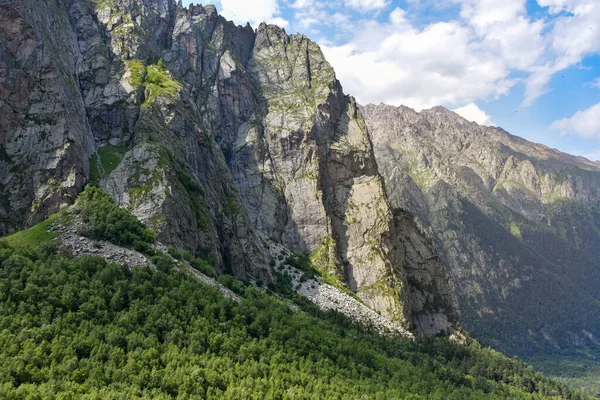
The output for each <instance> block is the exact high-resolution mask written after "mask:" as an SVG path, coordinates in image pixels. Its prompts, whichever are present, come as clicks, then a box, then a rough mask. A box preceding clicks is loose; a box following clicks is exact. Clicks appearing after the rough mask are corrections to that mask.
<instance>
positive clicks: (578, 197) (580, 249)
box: [363, 105, 600, 355]
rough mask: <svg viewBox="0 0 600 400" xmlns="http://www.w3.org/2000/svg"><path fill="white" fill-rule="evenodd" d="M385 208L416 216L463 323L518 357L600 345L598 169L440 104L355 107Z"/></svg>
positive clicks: (484, 338)
mask: <svg viewBox="0 0 600 400" xmlns="http://www.w3.org/2000/svg"><path fill="white" fill-rule="evenodd" d="M363 112H364V116H365V120H366V123H367V125H368V127H369V132H370V136H371V139H372V141H373V146H374V151H375V155H376V158H377V163H378V165H379V170H380V172H381V174H382V176H383V177H384V179H385V186H386V190H387V194H388V196H389V199H390V203H391V205H392V206H393V207H396V208H399V209H402V210H407V211H409V212H411V213H412V214H413V215H415V216H416V222H417V224H418V227H419V228H420V229H421V230H422V231H423V232H424V233H425V235H426V236H427V237H429V238H430V239H431V240H432V242H433V243H434V245H435V250H436V252H437V254H439V255H440V259H441V261H442V264H443V265H444V267H445V269H446V273H447V274H448V276H449V279H450V282H451V286H452V289H453V290H452V292H453V293H454V295H455V298H456V303H457V304H458V306H459V310H460V315H461V323H462V324H463V326H464V327H465V328H467V330H469V331H470V332H472V333H473V334H474V336H475V337H476V338H478V339H480V340H482V341H483V342H484V343H487V344H490V345H493V346H495V347H496V348H500V349H502V350H504V351H506V352H507V353H513V354H515V353H517V354H522V355H527V354H531V353H533V352H537V351H540V349H541V350H544V351H546V350H547V351H556V350H558V349H564V348H568V347H569V346H572V345H582V344H585V343H594V342H598V341H599V338H600V325H599V324H598V321H600V306H599V304H600V303H599V302H598V301H599V300H600V296H599V294H598V293H599V292H598V289H597V288H598V286H599V285H600V264H599V263H598V260H599V259H600V258H599V256H600V253H599V246H598V244H599V243H600V229H599V228H600V206H599V204H600V168H599V166H598V164H597V163H593V162H591V161H588V160H586V159H584V158H581V157H574V156H570V155H567V154H563V153H560V152H558V151H556V150H552V149H549V148H547V147H545V146H543V145H539V144H534V143H530V142H527V141H525V140H523V139H520V138H518V137H515V136H512V135H510V134H508V133H507V132H505V131H503V130H502V129H500V128H494V127H485V126H479V125H477V124H475V123H472V122H468V121H466V120H465V119H463V118H461V117H460V116H458V115H457V114H455V113H453V112H451V111H448V110H447V109H445V108H443V107H435V108H433V109H431V110H424V111H422V112H420V113H417V112H415V111H414V110H412V109H410V108H407V107H392V106H387V105H379V106H375V105H368V106H366V107H364V109H363Z"/></svg>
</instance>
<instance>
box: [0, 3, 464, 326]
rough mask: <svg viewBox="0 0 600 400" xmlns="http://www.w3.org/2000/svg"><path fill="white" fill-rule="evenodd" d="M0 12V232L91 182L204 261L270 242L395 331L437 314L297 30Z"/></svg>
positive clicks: (0, 7) (438, 278) (434, 294)
mask: <svg viewBox="0 0 600 400" xmlns="http://www.w3.org/2000/svg"><path fill="white" fill-rule="evenodd" d="M0 27H1V28H0V29H1V30H0V39H1V40H0V51H1V53H2V57H1V58H0V71H1V75H0V89H1V90H0V107H1V109H0V115H2V117H1V123H0V127H1V131H0V155H1V158H0V177H1V178H0V179H1V181H0V196H1V197H0V198H1V201H0V219H1V220H0V233H1V234H8V233H11V232H13V231H15V230H19V229H23V228H25V227H28V226H31V225H34V224H36V223H39V222H41V221H43V220H44V219H45V218H47V217H49V216H50V215H52V214H54V213H56V212H58V211H59V210H62V209H64V208H65V207H67V206H68V205H70V204H72V203H73V202H74V200H75V199H76V197H77V195H78V193H80V192H81V190H82V189H83V187H84V186H85V185H86V184H89V185H97V186H99V187H101V188H103V189H104V190H105V191H106V192H107V193H109V194H110V196H111V197H112V198H113V199H114V200H115V201H116V202H117V203H118V204H119V205H120V206H122V207H125V208H127V209H129V210H131V211H132V212H133V214H134V215H135V216H136V217H137V218H139V219H140V220H141V221H142V222H143V223H144V224H145V225H146V226H148V227H149V228H150V229H151V230H152V232H153V233H154V234H155V235H156V238H157V239H158V241H159V242H160V243H162V244H164V245H165V246H173V247H175V248H178V249H181V250H185V251H190V252H191V253H192V254H194V255H195V256H197V257H201V258H202V259H204V260H206V261H207V262H208V263H210V264H211V265H214V266H215V267H216V269H217V270H218V271H219V272H220V273H229V274H233V275H234V276H235V277H237V278H240V279H257V280H260V281H262V282H266V283H268V282H272V281H273V271H272V268H271V266H272V265H273V264H274V263H276V260H275V258H276V256H277V255H276V254H272V253H271V250H270V249H271V248H272V247H273V246H274V244H278V245H283V246H284V248H285V249H287V250H291V251H294V252H297V253H299V254H305V255H311V259H312V263H313V264H314V265H315V267H316V268H317V269H319V270H320V273H321V274H324V275H326V276H328V277H329V279H330V280H331V281H332V282H334V283H336V282H337V283H338V284H339V285H341V286H343V287H344V288H347V289H349V290H350V291H351V292H353V293H355V294H356V295H357V296H358V298H359V299H360V301H361V302H362V303H364V304H365V305H367V306H369V307H370V308H372V309H374V310H376V311H377V312H378V313H380V314H381V316H382V317H384V318H387V319H389V320H392V321H394V322H395V323H397V324H399V325H401V326H402V327H403V328H404V329H411V330H412V329H413V328H415V329H416V330H417V331H418V332H423V333H443V332H446V333H450V332H451V331H453V330H454V327H455V315H454V308H453V307H454V306H453V303H452V297H451V293H450V289H449V286H448V283H447V279H446V277H445V275H444V271H443V268H442V266H441V264H440V262H439V259H438V257H437V255H436V253H435V250H434V248H433V245H432V244H431V243H430V242H429V240H428V239H426V238H425V237H424V236H423V235H421V233H420V232H419V230H418V229H417V227H416V225H415V223H414V221H413V220H412V218H411V217H410V216H409V215H406V214H404V213H394V212H393V210H392V209H391V207H390V206H389V202H388V199H387V196H386V193H385V191H384V186H383V181H382V178H381V176H380V175H379V172H378V169H377V163H376V162H375V157H374V154H373V151H372V147H371V143H370V140H369V137H368V133H367V128H366V125H365V122H364V120H363V118H362V115H361V113H360V112H359V111H358V108H357V105H356V102H355V100H354V99H353V98H352V97H350V96H347V95H345V94H344V93H343V91H342V88H341V86H340V83H339V82H338V81H337V79H336V78H335V73H334V71H333V69H332V68H331V66H330V65H329V64H328V63H327V61H326V60H325V59H324V57H323V54H322V53H321V50H320V49H319V47H318V46H317V45H316V44H315V43H313V42H311V41H310V40H309V39H307V38H306V37H305V36H303V35H291V36H290V35H287V34H286V33H285V31H284V30H283V29H281V28H278V27H276V26H272V25H265V24H262V25H260V26H259V27H258V29H256V30H253V29H252V28H251V27H250V26H245V27H241V26H235V25H234V24H233V23H232V22H229V21H227V20H225V19H224V18H222V17H221V16H219V15H218V14H217V12H216V10H215V7H214V6H205V7H204V6H200V5H191V6H190V7H189V8H184V7H182V5H181V4H177V3H176V2H175V1H174V0H124V1H112V0H95V1H92V0H79V1H75V0H60V1H54V0H52V1H49V0H26V1H3V2H2V3H0Z"/></svg>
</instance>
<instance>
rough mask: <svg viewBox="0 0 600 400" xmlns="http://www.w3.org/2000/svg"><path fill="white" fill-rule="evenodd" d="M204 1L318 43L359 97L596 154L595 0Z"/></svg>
mask: <svg viewBox="0 0 600 400" xmlns="http://www.w3.org/2000/svg"><path fill="white" fill-rule="evenodd" d="M184 3H186V2H185V1H184ZM187 3H189V1H188V2H187ZM214 4H215V5H216V6H217V9H218V10H219V12H220V13H221V14H223V15H224V16H225V17H227V18H228V19H232V20H233V21H234V22H236V23H238V24H245V23H246V22H250V24H251V25H252V26H254V27H256V26H257V25H258V24H259V23H260V22H262V21H266V22H268V23H275V24H278V25H280V26H283V27H285V28H286V31H287V32H288V33H296V32H300V33H303V34H305V35H307V36H308V37H310V38H311V39H313V40H314V41H316V42H317V43H319V44H320V45H321V48H322V49H323V51H324V53H325V55H326V57H327V59H328V60H329V62H330V63H331V64H332V65H333V66H334V68H335V70H336V73H337V76H338V79H340V81H341V82H342V85H343V86H344V90H345V92H347V93H349V94H352V95H353V96H355V97H356V98H357V99H358V101H359V102H360V103H363V104H367V103H380V102H383V103H388V104H394V105H400V104H404V105H406V106H409V107H412V108H415V109H417V110H421V109H424V108H430V107H433V106H435V105H443V106H446V107H448V108H450V109H453V110H456V111H457V112H458V113H459V114H461V115H463V116H464V117H465V118H467V119H470V120H473V121H476V122H479V123H484V124H488V125H496V126H501V127H503V128H504V129H506V130H507V131H509V132H511V133H513V134H515V135H519V136H522V137H524V138H526V139H528V140H532V141H535V142H540V143H544V144H546V145H548V146H550V147H554V148H558V149H560V150H562V151H565V152H568V153H572V154H576V155H583V156H586V157H588V158H591V159H594V160H600V0H339V1H330V0H325V1H317V0H220V1H215V2H214Z"/></svg>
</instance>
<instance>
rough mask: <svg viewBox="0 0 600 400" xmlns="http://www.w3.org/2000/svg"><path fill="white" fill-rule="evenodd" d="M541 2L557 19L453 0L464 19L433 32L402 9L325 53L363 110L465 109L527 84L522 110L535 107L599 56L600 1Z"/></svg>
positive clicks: (509, 6) (521, 2) (481, 1)
mask: <svg viewBox="0 0 600 400" xmlns="http://www.w3.org/2000/svg"><path fill="white" fill-rule="evenodd" d="M296 1H304V0H296ZM346 1H348V0H346ZM431 1H434V2H435V1H436V0H431ZM538 2H539V4H540V5H541V6H543V7H549V8H548V10H549V12H550V11H551V12H552V13H554V14H552V15H550V14H547V15H546V16H545V17H544V18H543V19H536V20H534V19H532V18H531V17H530V16H529V15H528V14H527V8H526V0H504V1H497V0H452V1H451V3H452V4H455V5H457V6H458V7H460V17H459V18H457V19H454V20H449V21H441V22H433V23H430V24H429V25H426V26H422V25H417V24H415V23H413V22H412V21H411V20H410V17H411V16H412V15H411V14H410V13H407V12H406V11H405V10H403V9H402V8H398V7H397V8H395V9H394V10H393V11H392V12H391V13H390V14H389V16H388V20H387V21H386V22H377V21H375V20H354V21H351V22H352V23H354V25H353V28H352V32H353V36H351V37H350V38H349V39H346V40H345V41H344V42H343V43H344V44H341V45H338V46H333V45H328V46H323V50H324V51H325V54H326V56H327V58H328V60H329V61H330V62H331V64H332V65H333V66H334V67H335V69H336V71H337V73H338V76H339V78H340V81H341V82H342V84H343V85H344V88H345V89H346V91H347V92H349V93H352V94H354V95H355V96H356V97H357V98H358V100H359V101H360V102H362V103H369V102H373V103H379V102H381V101H383V102H387V103H392V104H405V105H408V106H410V107H413V108H416V109H421V108H428V107H431V106H434V105H438V104H444V105H449V106H452V105H462V104H468V103H471V102H475V101H478V100H482V99H493V98H497V97H498V96H502V95H505V94H507V93H508V92H509V91H510V89H511V88H512V87H513V86H514V85H515V84H517V83H519V82H522V83H523V84H524V86H525V96H524V99H523V104H524V105H531V104H532V103H533V102H534V101H535V100H536V99H537V98H538V97H539V96H541V95H543V94H545V93H546V92H548V91H549V90H551V88H550V87H549V82H550V80H551V79H552V77H553V76H554V75H555V74H556V73H558V72H559V71H561V70H564V69H566V68H569V67H572V66H577V65H580V63H581V61H582V60H583V58H584V57H585V56H587V55H590V54H597V53H600V1H598V0H538ZM411 3H414V2H411ZM448 3H449V2H444V5H443V6H444V7H447V4H448ZM311 22H312V23H313V24H317V23H316V22H315V20H311ZM318 23H324V22H323V20H320V21H319V22H318Z"/></svg>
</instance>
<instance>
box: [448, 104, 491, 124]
mask: <svg viewBox="0 0 600 400" xmlns="http://www.w3.org/2000/svg"><path fill="white" fill-rule="evenodd" d="M452 111H454V112H455V113H457V114H458V115H460V116H461V117H463V118H464V119H466V120H468V121H473V122H477V123H478V124H479V125H493V123H492V119H491V118H490V116H489V115H487V114H486V113H485V111H483V110H482V109H481V108H479V107H478V106H477V104H475V103H469V104H467V105H466V106H463V107H459V108H456V109H454V110H452Z"/></svg>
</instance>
